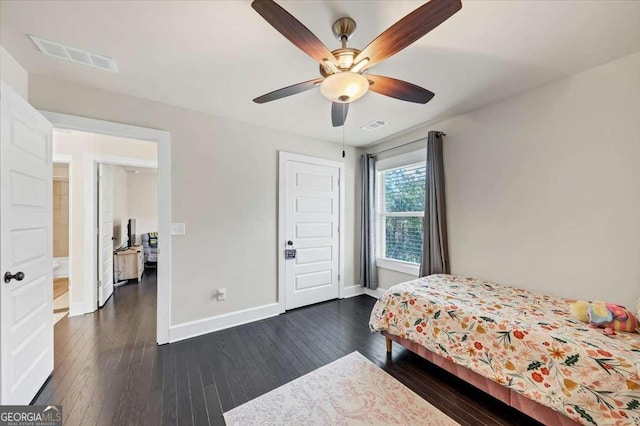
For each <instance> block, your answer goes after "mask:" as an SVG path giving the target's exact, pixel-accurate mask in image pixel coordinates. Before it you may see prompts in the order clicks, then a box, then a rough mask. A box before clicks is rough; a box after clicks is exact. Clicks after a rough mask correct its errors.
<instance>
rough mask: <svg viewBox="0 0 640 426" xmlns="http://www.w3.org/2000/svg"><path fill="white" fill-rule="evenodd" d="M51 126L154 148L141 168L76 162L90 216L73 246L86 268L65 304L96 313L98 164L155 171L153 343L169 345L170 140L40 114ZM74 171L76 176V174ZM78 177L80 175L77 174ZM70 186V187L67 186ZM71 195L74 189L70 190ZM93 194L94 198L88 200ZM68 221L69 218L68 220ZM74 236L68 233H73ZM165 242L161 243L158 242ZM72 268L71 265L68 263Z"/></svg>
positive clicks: (111, 157)
mask: <svg viewBox="0 0 640 426" xmlns="http://www.w3.org/2000/svg"><path fill="white" fill-rule="evenodd" d="M40 112H41V113H42V114H43V115H44V116H45V118H47V119H48V120H49V121H50V122H51V123H53V126H54V127H55V128H56V129H58V130H59V131H62V132H65V131H66V132H68V131H72V132H73V131H78V132H88V133H92V134H95V135H98V136H111V137H116V138H125V139H133V140H139V141H145V142H152V143H154V144H155V146H156V152H157V161H154V162H148V163H145V164H143V163H141V162H140V160H139V159H137V160H136V161H132V160H131V158H130V157H129V158H127V157H122V156H118V155H116V154H113V153H109V152H107V151H101V152H98V153H96V154H93V155H91V156H85V157H84V158H82V161H80V162H78V163H77V164H80V165H81V166H80V167H78V168H76V167H72V169H71V173H72V176H73V174H74V173H76V172H77V173H82V176H83V177H84V179H83V182H84V185H83V186H82V188H80V191H83V192H85V194H87V195H88V196H89V197H90V198H85V199H91V202H88V203H86V204H85V205H84V208H85V209H86V210H88V211H89V213H90V214H86V215H84V216H83V217H82V219H80V218H76V219H75V220H76V221H80V222H82V228H83V229H84V230H86V232H84V233H83V235H82V236H81V237H79V236H76V237H77V238H76V237H74V238H72V243H71V246H72V247H73V241H78V244H81V245H84V247H85V248H86V252H85V253H83V255H84V257H86V259H85V263H86V264H89V265H90V267H87V268H84V270H83V275H82V277H79V278H78V280H81V281H82V288H83V290H84V291H83V294H82V297H80V298H78V299H77V300H79V302H77V303H78V304H77V305H76V304H75V302H74V301H72V302H71V304H70V311H71V312H72V313H73V312H81V313H86V312H93V311H95V310H96V309H97V305H98V304H97V296H98V279H97V275H98V274H97V272H96V271H97V267H96V264H97V259H98V248H97V243H96V234H97V232H96V230H97V226H96V225H97V191H96V189H97V181H98V179H97V165H98V164H99V163H106V164H118V165H120V166H122V167H129V166H131V167H148V168H157V182H158V184H157V187H158V197H157V204H156V205H157V211H158V218H157V221H158V225H157V232H158V235H159V236H160V238H158V248H157V265H158V268H157V272H156V275H157V311H156V317H157V322H156V341H157V343H158V344H165V343H169V326H170V323H171V309H170V291H171V238H170V235H171V232H170V230H171V145H170V143H171V138H170V134H169V133H168V132H166V131H162V130H156V129H148V128H144V127H138V126H131V125H127V124H121V123H113V122H108V121H103V120H96V119H91V118H85V117H78V116H72V115H67V114H60V113H55V112H48V111H40ZM76 169H77V170H76ZM79 170H80V171H81V172H80V171H79ZM72 186H73V185H72ZM71 192H72V193H73V192H74V191H73V188H72V189H71ZM92 194H93V195H92ZM72 217H73V214H72ZM72 234H73V233H72ZM163 235H164V236H166V237H165V238H162V236H163ZM72 260H73V261H74V262H75V261H76V259H72ZM74 280H75V277H74V276H73V273H72V274H71V282H72V284H71V287H72V288H71V296H72V298H73V295H74V291H73V282H74Z"/></svg>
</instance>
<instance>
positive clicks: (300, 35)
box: [251, 0, 337, 65]
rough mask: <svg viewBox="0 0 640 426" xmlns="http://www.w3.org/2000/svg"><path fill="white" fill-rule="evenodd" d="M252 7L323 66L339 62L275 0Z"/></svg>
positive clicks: (260, 1) (257, 1) (258, 0)
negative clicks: (326, 62) (325, 61)
mask: <svg viewBox="0 0 640 426" xmlns="http://www.w3.org/2000/svg"><path fill="white" fill-rule="evenodd" d="M251 7H253V9H254V10H255V11H256V12H258V13H259V14H260V16H262V17H263V18H264V19H265V20H266V21H267V22H268V23H269V24H271V26H272V27H273V28H275V29H276V30H278V31H279V32H280V34H282V35H283V36H285V38H286V39H287V40H289V41H290V42H291V43H293V44H295V45H296V46H297V47H298V48H299V49H300V50H302V51H303V52H305V53H306V54H307V55H309V56H311V57H312V58H313V59H315V60H316V61H318V62H319V63H320V64H321V65H325V63H324V60H325V59H326V60H329V61H332V62H334V63H336V62H337V59H336V58H335V56H333V54H332V53H331V51H329V49H327V46H325V45H324V44H323V43H322V42H321V41H320V40H319V39H318V37H316V36H315V35H314V34H313V33H312V32H311V31H309V29H308V28H307V27H305V26H304V25H302V23H301V22H300V21H298V20H297V19H296V18H294V17H293V16H292V15H291V14H290V13H289V12H287V11H286V10H285V9H283V8H282V7H281V6H279V5H278V4H277V3H275V2H274V1H273V0H254V1H253V3H251Z"/></svg>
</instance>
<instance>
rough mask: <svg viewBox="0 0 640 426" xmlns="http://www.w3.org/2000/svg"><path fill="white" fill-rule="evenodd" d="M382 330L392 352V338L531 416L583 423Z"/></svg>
mask: <svg viewBox="0 0 640 426" xmlns="http://www.w3.org/2000/svg"><path fill="white" fill-rule="evenodd" d="M381 334H382V335H383V336H384V337H386V339H387V353H389V354H390V353H391V346H392V342H396V343H398V344H400V345H401V346H403V347H405V348H407V349H409V350H410V351H411V352H413V353H415V354H416V355H419V356H420V357H422V358H424V359H426V360H427V361H429V362H431V363H433V364H435V365H437V366H438V367H440V368H443V369H445V370H447V371H448V372H449V373H451V374H453V375H454V376H456V377H459V378H460V379H462V380H464V381H465V382H467V383H469V384H471V385H473V386H475V387H477V388H478V389H480V390H482V391H484V392H486V393H488V394H489V395H491V396H493V397H494V398H497V399H499V400H500V401H502V402H504V403H505V404H507V405H509V406H511V407H513V408H515V409H516V410H518V411H520V412H522V413H524V414H526V415H527V416H529V417H532V418H534V419H536V420H537V421H539V422H541V423H542V424H545V425H561V426H575V425H579V424H580V423H577V422H575V421H574V420H572V419H570V418H569V417H566V416H565V415H563V414H562V413H559V412H557V411H555V410H552V409H551V408H549V407H546V406H544V405H542V404H540V403H538V402H536V401H533V400H531V399H529V398H527V397H525V396H524V395H522V394H520V393H518V392H516V391H514V390H512V389H509V388H507V387H504V386H502V385H499V384H498V383H496V382H494V381H493V380H489V379H487V378H485V377H483V376H481V375H479V374H478V373H475V372H473V371H471V370H469V369H468V368H466V367H463V366H461V365H458V364H455V363H454V362H452V361H449V360H448V359H446V358H443V357H442V356H440V355H438V354H436V353H434V352H431V351H430V350H429V349H427V348H425V347H424V346H421V345H419V344H417V343H415V342H412V341H410V340H407V339H403V338H402V337H399V336H396V335H393V334H389V333H387V332H384V331H383V332H381Z"/></svg>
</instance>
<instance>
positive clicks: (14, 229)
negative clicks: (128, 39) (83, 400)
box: [0, 82, 53, 405]
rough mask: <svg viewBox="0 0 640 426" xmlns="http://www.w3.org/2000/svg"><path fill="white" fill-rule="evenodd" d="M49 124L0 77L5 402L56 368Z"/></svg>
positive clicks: (21, 398)
mask: <svg viewBox="0 0 640 426" xmlns="http://www.w3.org/2000/svg"><path fill="white" fill-rule="evenodd" d="M51 130H52V127H51V123H49V122H48V121H47V120H46V119H45V118H44V117H43V116H42V115H41V114H40V113H39V112H38V111H36V110H35V109H34V108H33V107H32V106H31V105H29V104H28V103H27V101H25V100H24V99H22V98H21V97H20V96H18V94H16V93H15V92H14V91H13V90H12V89H11V88H9V86H7V85H6V84H5V83H4V82H0V268H1V269H0V271H2V275H3V279H2V281H0V405H6V404H16V405H18V404H28V403H29V402H31V400H32V399H33V398H34V397H35V395H36V393H37V392H38V390H39V389H40V388H41V387H42V385H43V384H44V382H45V381H46V380H47V377H49V375H50V374H51V372H52V371H53V259H52V251H53V242H52V236H53V232H52V228H53V212H52V191H53V182H52V180H53V179H52V170H51Z"/></svg>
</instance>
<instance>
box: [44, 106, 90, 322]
mask: <svg viewBox="0 0 640 426" xmlns="http://www.w3.org/2000/svg"><path fill="white" fill-rule="evenodd" d="M40 113H42V111H40ZM52 143H53V139H52ZM52 150H53V149H52ZM51 157H52V163H59V164H66V165H67V166H68V172H69V201H68V203H69V206H68V208H69V223H70V224H71V223H73V209H72V208H71V206H72V203H71V200H73V193H72V191H73V189H72V187H71V173H72V171H71V162H72V161H73V157H72V156H71V155H66V154H52V156H51ZM68 238H69V256H68V257H69V275H68V276H67V279H68V280H69V313H68V315H69V316H70V317H72V316H75V315H82V314H84V312H78V311H77V309H75V308H74V307H73V306H71V301H72V300H73V297H72V295H73V292H74V290H73V284H72V281H71V278H72V277H71V275H72V274H73V268H72V267H71V262H73V256H72V255H71V253H73V252H72V248H71V246H72V244H73V227H72V226H69V237H68ZM54 279H55V277H54ZM54 325H55V324H54Z"/></svg>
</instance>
